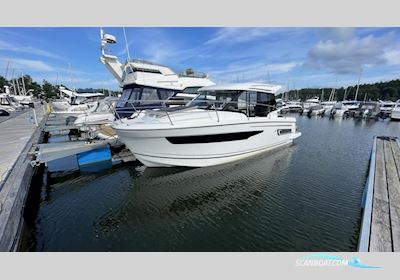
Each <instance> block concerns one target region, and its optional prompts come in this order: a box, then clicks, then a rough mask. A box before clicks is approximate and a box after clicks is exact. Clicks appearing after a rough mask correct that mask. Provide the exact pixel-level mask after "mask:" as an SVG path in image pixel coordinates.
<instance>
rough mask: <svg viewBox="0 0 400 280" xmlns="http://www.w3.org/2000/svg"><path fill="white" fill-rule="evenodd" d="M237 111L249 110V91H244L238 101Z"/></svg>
mask: <svg viewBox="0 0 400 280" xmlns="http://www.w3.org/2000/svg"><path fill="white" fill-rule="evenodd" d="M237 102H238V103H237V109H238V110H247V108H246V105H247V91H243V92H242V93H241V94H240V95H239V97H238V101H237Z"/></svg>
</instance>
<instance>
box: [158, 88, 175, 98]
mask: <svg viewBox="0 0 400 280" xmlns="http://www.w3.org/2000/svg"><path fill="white" fill-rule="evenodd" d="M174 93H175V92H174V91H173V90H168V89H159V90H158V94H159V96H160V100H167V99H168V98H169V97H171V96H173V95H174Z"/></svg>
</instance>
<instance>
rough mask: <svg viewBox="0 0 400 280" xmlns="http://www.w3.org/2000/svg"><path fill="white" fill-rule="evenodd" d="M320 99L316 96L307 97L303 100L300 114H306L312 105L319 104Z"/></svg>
mask: <svg viewBox="0 0 400 280" xmlns="http://www.w3.org/2000/svg"><path fill="white" fill-rule="evenodd" d="M319 103H320V101H319V98H318V97H314V98H310V99H307V100H306V101H304V102H303V110H302V111H301V113H302V114H305V115H307V114H308V111H309V110H310V108H311V107H312V106H315V105H319Z"/></svg>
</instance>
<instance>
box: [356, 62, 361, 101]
mask: <svg viewBox="0 0 400 280" xmlns="http://www.w3.org/2000/svg"><path fill="white" fill-rule="evenodd" d="M361 72H362V71H361V69H360V75H359V76H358V83H357V89H356V95H355V96H354V100H355V101H357V96H358V90H359V89H360V80H361Z"/></svg>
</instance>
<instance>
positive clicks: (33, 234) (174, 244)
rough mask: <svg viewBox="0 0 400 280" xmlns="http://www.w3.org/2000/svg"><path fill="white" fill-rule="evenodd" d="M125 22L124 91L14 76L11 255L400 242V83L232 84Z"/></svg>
mask: <svg viewBox="0 0 400 280" xmlns="http://www.w3.org/2000/svg"><path fill="white" fill-rule="evenodd" d="M123 32H124V38H125V46H126V49H125V52H126V55H127V57H126V59H125V60H123V59H121V58H120V57H117V56H115V55H114V54H113V52H112V51H111V49H112V48H113V46H114V45H116V44H117V39H116V37H115V36H113V35H111V34H108V33H105V31H104V30H103V29H102V28H101V29H100V40H99V41H100V54H99V56H100V62H101V64H102V65H101V66H102V67H104V68H105V69H106V70H107V71H108V75H110V76H112V77H113V79H114V80H113V81H114V82H117V84H118V90H114V91H110V90H108V89H104V88H103V89H93V88H90V89H89V88H88V89H77V88H76V86H75V81H74V80H75V77H74V71H72V70H71V66H70V65H69V75H70V79H71V83H70V84H71V86H70V87H68V86H66V85H65V84H64V83H62V82H59V81H58V75H57V82H56V83H55V84H54V85H53V84H51V83H49V82H47V81H43V84H42V85H38V84H36V85H35V82H33V80H32V78H31V77H30V76H29V75H22V76H21V77H15V75H14V70H13V72H12V76H11V79H10V80H7V79H5V78H3V83H4V86H3V89H2V93H1V95H0V98H1V107H0V109H1V116H0V131H1V138H0V141H1V143H2V145H1V148H0V149H1V150H0V152H1V158H0V176H1V177H0V250H1V251H371V252H373V251H379V252H381V251H385V252H386V251H398V250H400V243H399V240H400V235H399V234H400V232H399V228H400V220H399V217H400V214H399V215H398V212H399V207H400V206H399V205H400V201H399V199H400V179H399V174H400V172H399V170H398V168H397V167H398V166H400V165H399V164H400V146H399V141H398V138H397V137H399V135H400V126H399V123H398V122H396V120H398V119H400V118H399V116H398V111H399V108H400V105H399V104H400V99H398V98H399V94H397V88H396V87H397V86H398V85H400V80H392V81H388V82H380V83H375V84H374V85H369V84H364V85H361V84H360V79H361V70H360V72H359V78H358V82H357V84H356V85H354V86H351V85H347V86H346V87H344V86H342V87H336V84H335V86H333V87H331V88H321V89H310V88H303V89H295V90H289V87H288V88H287V89H286V90H284V89H283V86H282V85H280V84H277V83H272V82H268V83H267V82H261V81H258V80H257V79H254V80H246V81H236V82H234V81H230V82H228V81H224V82H221V81H218V80H214V79H213V78H212V76H210V75H209V74H207V73H203V72H198V71H195V70H193V69H192V68H186V70H184V71H180V72H179V71H176V70H173V68H172V67H170V66H168V65H164V64H160V63H158V61H150V60H144V59H139V58H131V57H130V53H129V46H128V45H129V44H128V40H127V37H126V34H125V29H123ZM114 47H115V46H114ZM114 50H115V49H114ZM122 53H123V52H118V54H119V56H121V54H122ZM9 67H10V63H8V64H7V68H6V75H5V76H7V73H8V71H9ZM103 70H104V69H103ZM77 72H79V71H77ZM211 72H212V71H211ZM268 80H269V79H268ZM38 88H40V90H41V92H37V91H36V92H35V89H38ZM327 91H328V92H329V91H330V94H329V96H328V97H327V96H325V95H326V94H325V92H327ZM377 92H380V93H382V97H383V98H382V99H381V98H380V96H378V97H377V94H376V93H377ZM362 94H363V95H362ZM361 95H362V98H363V100H360V99H361ZM368 96H369V97H368ZM371 97H372V98H371ZM395 100H397V101H395ZM199 236H203V237H204V238H202V239H199Z"/></svg>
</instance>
